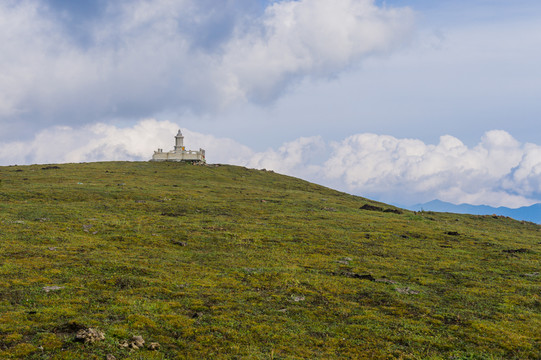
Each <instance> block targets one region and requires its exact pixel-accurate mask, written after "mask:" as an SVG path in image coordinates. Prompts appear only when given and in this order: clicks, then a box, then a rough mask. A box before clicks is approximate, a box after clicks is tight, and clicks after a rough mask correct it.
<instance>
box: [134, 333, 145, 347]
mask: <svg viewBox="0 0 541 360" xmlns="http://www.w3.org/2000/svg"><path fill="white" fill-rule="evenodd" d="M131 341H132V344H134V345H135V346H137V347H143V346H144V345H145V340H144V339H143V337H142V336H139V335H136V336H134V337H132V338H131Z"/></svg>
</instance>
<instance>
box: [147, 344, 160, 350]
mask: <svg viewBox="0 0 541 360" xmlns="http://www.w3.org/2000/svg"><path fill="white" fill-rule="evenodd" d="M147 348H148V349H149V350H153V351H156V350H160V344H159V343H157V342H151V343H150V344H148V346H147Z"/></svg>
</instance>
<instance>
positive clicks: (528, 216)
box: [405, 199, 541, 224]
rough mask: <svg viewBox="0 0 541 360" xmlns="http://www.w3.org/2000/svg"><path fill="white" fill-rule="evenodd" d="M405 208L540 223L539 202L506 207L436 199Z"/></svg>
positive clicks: (540, 210) (540, 207) (540, 211)
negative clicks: (456, 202)
mask: <svg viewBox="0 0 541 360" xmlns="http://www.w3.org/2000/svg"><path fill="white" fill-rule="evenodd" d="M405 208H406V209H408V210H413V211H421V210H425V211H438V212H450V213H457V214H471V215H499V216H508V217H510V218H513V219H515V220H523V221H530V222H534V223H536V224H541V203H537V204H533V205H530V206H523V207H520V208H508V207H505V206H500V207H492V206H488V205H471V204H459V205H456V204H452V203H449V202H445V201H441V200H437V199H436V200H432V201H429V202H426V203H423V204H416V205H413V206H406V207H405Z"/></svg>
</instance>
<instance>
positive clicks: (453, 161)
mask: <svg viewBox="0 0 541 360" xmlns="http://www.w3.org/2000/svg"><path fill="white" fill-rule="evenodd" d="M177 129H178V125H177V124H175V123H173V122H168V121H157V120H154V119H147V120H141V121H139V122H138V123H137V124H135V125H134V126H132V127H127V128H119V127H115V126H113V125H107V124H104V123H99V124H94V125H89V126H84V127H80V128H72V127H53V128H48V129H45V130H42V131H40V132H39V133H38V134H37V135H36V136H35V137H34V138H33V139H31V140H29V141H26V142H10V143H0V164H2V165H8V164H31V163H49V162H58V163H62V162H87V161H100V160H149V159H150V158H151V156H152V153H153V151H154V150H156V149H157V148H163V149H165V150H166V151H168V150H169V149H172V147H173V142H174V139H173V135H174V134H175V133H176V131H177ZM182 130H183V133H184V135H185V143H186V146H187V148H189V149H199V148H204V149H206V151H207V160H208V161H209V162H212V163H229V164H236V165H241V166H247V167H250V168H258V169H261V168H266V169H271V170H274V171H277V172H280V173H283V174H288V175H292V176H297V177H301V178H303V179H307V180H310V181H313V182H316V183H319V184H323V185H327V186H330V187H333V188H336V189H340V190H344V191H347V192H350V193H354V194H358V195H362V196H366V197H370V198H373V199H377V200H381V201H386V202H392V203H398V204H405V205H410V204H414V203H421V202H426V201H430V200H433V199H440V200H443V201H447V202H451V203H455V204H459V203H470V204H474V205H480V204H485V205H491V206H507V207H520V206H526V205H531V204H533V203H536V202H541V146H540V145H536V144H531V143H526V144H522V143H520V142H518V141H517V140H515V139H514V138H513V137H512V136H511V135H510V134H509V133H507V132H505V131H502V130H492V131H488V132H487V133H486V134H485V135H484V136H483V138H482V139H481V140H480V142H479V143H478V144H477V145H476V146H473V147H468V146H466V145H464V143H462V142H461V141H460V140H459V139H457V138H456V137H453V136H449V135H444V136H442V137H441V138H440V141H439V143H438V144H426V143H424V142H422V141H420V140H416V139H398V138H395V137H392V136H388V135H376V134H368V133H364V134H356V135H353V136H350V137H347V138H345V139H343V140H342V141H339V142H326V141H325V139H323V138H322V137H320V136H315V137H301V138H298V139H296V140H294V141H291V142H287V143H284V144H282V145H281V146H280V147H278V148H277V149H268V150H266V151H263V152H256V151H254V150H252V149H251V148H249V147H247V146H244V145H242V144H240V143H238V142H236V141H234V140H232V139H228V138H218V137H215V136H212V135H207V134H201V133H197V132H193V131H190V130H188V129H182ZM51 139H55V141H54V142H51V141H50V140H51Z"/></svg>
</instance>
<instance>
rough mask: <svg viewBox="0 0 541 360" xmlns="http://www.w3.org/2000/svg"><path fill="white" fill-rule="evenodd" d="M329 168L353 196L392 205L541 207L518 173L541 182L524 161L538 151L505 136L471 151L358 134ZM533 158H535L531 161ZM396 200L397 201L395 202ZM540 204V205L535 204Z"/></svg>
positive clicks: (456, 143) (339, 147)
mask: <svg viewBox="0 0 541 360" xmlns="http://www.w3.org/2000/svg"><path fill="white" fill-rule="evenodd" d="M333 147H334V152H333V154H332V155H331V157H330V158H329V160H328V161H327V162H326V163H325V168H326V174H327V176H329V177H330V178H332V179H341V180H342V181H343V182H344V183H345V184H346V185H347V186H348V188H349V189H350V191H355V192H360V193H368V194H375V195H377V196H378V197H379V198H383V199H385V200H387V201H394V202H403V203H412V202H424V201H429V200H432V199H440V200H443V201H448V202H452V203H457V204H458V203H462V202H464V203H471V204H487V205H495V206H501V205H505V206H511V207H518V206H522V205H529V204H532V203H534V202H536V201H539V198H540V195H541V192H539V191H538V190H535V188H532V187H530V188H528V187H525V188H523V190H522V191H517V188H518V187H520V183H519V181H517V179H512V178H510V175H511V174H512V173H513V172H514V173H515V177H516V178H520V179H521V180H524V181H528V182H529V183H530V182H531V179H527V177H525V176H524V175H517V172H516V171H514V168H515V167H517V166H519V164H523V166H522V169H524V173H525V174H528V176H532V175H533V179H536V180H537V181H539V176H537V175H536V174H535V173H534V172H533V171H532V170H533V168H531V167H528V165H526V163H524V162H523V161H522V159H523V157H525V156H527V155H528V154H531V153H532V150H531V149H530V148H531V147H532V145H530V144H527V145H524V146H523V145H522V144H520V143H519V142H518V141H516V140H515V139H514V138H513V137H511V135H509V134H508V133H507V132H505V131H501V130H493V131H489V132H487V133H486V134H485V136H484V137H483V138H482V140H481V142H480V143H479V144H478V145H477V146H475V147H473V148H468V147H467V146H465V145H464V144H463V143H462V142H461V141H460V140H459V139H457V138H455V137H452V136H449V135H446V136H442V137H441V138H440V142H439V143H438V144H437V145H427V144H425V143H423V142H421V141H419V140H412V139H397V138H394V137H392V136H384V135H374V134H358V135H354V136H351V137H348V138H347V139H345V140H343V141H342V142H339V143H334V144H333ZM530 157H531V156H530ZM393 197H394V199H393ZM535 199H537V200H535Z"/></svg>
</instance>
